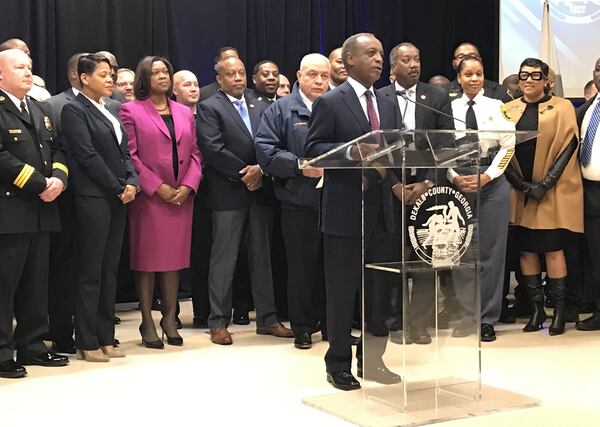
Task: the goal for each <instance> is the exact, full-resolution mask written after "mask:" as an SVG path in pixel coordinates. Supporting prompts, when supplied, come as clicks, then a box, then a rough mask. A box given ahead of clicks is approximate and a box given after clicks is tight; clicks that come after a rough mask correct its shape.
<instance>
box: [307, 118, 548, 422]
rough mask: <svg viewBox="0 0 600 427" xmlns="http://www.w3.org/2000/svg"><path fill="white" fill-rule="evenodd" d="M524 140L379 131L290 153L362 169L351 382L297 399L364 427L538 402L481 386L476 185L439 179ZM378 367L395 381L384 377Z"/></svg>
mask: <svg viewBox="0 0 600 427" xmlns="http://www.w3.org/2000/svg"><path fill="white" fill-rule="evenodd" d="M535 136H536V133H535V132H524V131H517V132H514V131H513V132H510V131H470V130H469V131H400V130H382V131H373V132H370V133H368V134H365V135H363V136H362V137H360V138H358V139H356V140H353V141H350V142H348V143H346V144H343V145H340V146H338V147H337V148H335V149H334V150H331V151H329V152H328V153H325V154H323V155H321V156H318V157H316V158H314V159H300V160H299V165H300V167H301V168H302V167H306V166H312V167H319V168H324V169H326V170H327V169H348V170H349V173H354V174H356V173H360V174H362V189H357V191H360V192H361V193H362V236H363V239H362V254H363V256H362V301H361V305H362V338H363V340H362V365H363V379H362V380H361V386H362V388H361V390H357V391H353V392H339V393H334V394H331V395H326V396H316V397H310V398H306V399H304V403H306V404H307V405H310V406H313V407H316V408H318V409H321V410H324V411H326V412H328V413H331V414H334V415H337V416H339V417H341V418H344V419H346V420H348V421H350V422H353V423H355V424H358V425H370V426H400V425H419V424H427V423H431V422H436V421H443V420H450V419H456V418H463V417H468V416H474V415H479V414H485V413H490V412H493V411H498V410H502V409H507V408H516V407H526V406H533V405H537V404H539V402H538V401H536V400H535V399H532V398H529V397H527V396H522V395H518V394H515V393H512V392H509V391H506V390H500V389H497V388H493V387H489V386H485V385H482V383H481V356H480V331H479V329H480V293H479V289H480V283H479V267H480V266H479V242H478V240H479V232H480V230H479V221H478V211H479V209H478V205H479V203H480V199H479V197H480V192H479V181H478V180H477V181H476V185H475V187H474V188H473V189H472V190H473V191H469V192H465V191H461V190H460V189H458V188H457V187H455V186H454V185H453V184H451V183H450V181H448V180H447V179H446V176H447V173H448V170H449V169H451V170H454V171H455V172H457V173H459V174H460V175H469V174H473V175H477V176H478V173H479V171H480V167H482V166H480V165H482V164H487V162H488V161H489V160H490V159H492V158H494V156H495V155H496V154H497V153H498V151H499V150H501V152H502V153H503V154H506V157H504V158H503V161H504V159H506V161H508V159H509V158H510V155H511V154H512V152H514V146H515V144H518V143H520V142H523V141H526V140H528V139H531V138H533V137H535ZM350 170H354V171H353V172H351V171H350ZM424 181H425V182H427V184H428V185H426V186H425V185H424V184H415V183H422V182H424ZM324 185H325V186H327V177H326V178H325V181H324ZM392 188H395V190H396V191H395V192H396V193H397V195H396V194H394V191H393V190H392ZM403 188H404V189H405V191H401V189H403ZM399 190H400V191H399ZM423 190H425V192H424V193H423V194H420V195H419V196H418V197H417V194H419V193H421V192H422V191H423ZM422 331H426V332H427V334H426V335H425V336H423V333H422ZM427 335H428V336H429V337H430V342H429V339H428V337H427ZM382 366H385V367H387V368H388V369H389V370H391V371H392V372H394V373H396V374H398V375H400V376H401V378H402V381H401V382H396V383H391V384H390V381H389V376H386V375H384V374H382V369H381V367H382Z"/></svg>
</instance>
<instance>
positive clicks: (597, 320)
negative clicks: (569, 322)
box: [577, 311, 600, 331]
mask: <svg viewBox="0 0 600 427" xmlns="http://www.w3.org/2000/svg"><path fill="white" fill-rule="evenodd" d="M577 329H578V330H580V331H600V311H595V312H594V314H592V317H588V318H587V319H585V320H582V321H581V322H579V323H578V324H577Z"/></svg>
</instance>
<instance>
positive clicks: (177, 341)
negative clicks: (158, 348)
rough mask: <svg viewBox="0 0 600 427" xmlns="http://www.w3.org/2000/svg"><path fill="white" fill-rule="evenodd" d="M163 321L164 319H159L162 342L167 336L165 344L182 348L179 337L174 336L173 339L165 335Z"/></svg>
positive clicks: (181, 341)
mask: <svg viewBox="0 0 600 427" xmlns="http://www.w3.org/2000/svg"><path fill="white" fill-rule="evenodd" d="M163 320H165V319H164V318H162V319H160V328H161V329H162V339H163V340H164V339H165V335H166V336H167V344H169V345H177V346H182V345H183V338H181V337H180V336H179V335H175V336H173V337H170V336H169V334H167V333H166V332H165V328H164V326H163ZM161 344H162V343H161Z"/></svg>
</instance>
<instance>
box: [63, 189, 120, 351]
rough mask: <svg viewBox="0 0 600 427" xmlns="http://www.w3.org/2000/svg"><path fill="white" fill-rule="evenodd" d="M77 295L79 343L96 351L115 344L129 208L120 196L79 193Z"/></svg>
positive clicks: (77, 204) (77, 211)
mask: <svg viewBox="0 0 600 427" xmlns="http://www.w3.org/2000/svg"><path fill="white" fill-rule="evenodd" d="M74 207H75V218H76V223H77V239H78V240H77V247H78V251H79V257H78V262H77V296H76V304H75V345H76V346H77V348H79V349H82V350H94V349H97V348H99V347H100V346H107V345H112V343H113V340H114V335H115V323H114V317H115V292H116V288H117V271H118V268H119V258H120V256H121V246H122V243H123V235H124V232H125V219H126V207H125V206H124V205H123V204H122V203H121V202H120V200H119V199H117V198H116V197H115V198H114V200H113V199H108V198H103V197H86V196H76V197H75V198H74Z"/></svg>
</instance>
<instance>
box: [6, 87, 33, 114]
mask: <svg viewBox="0 0 600 427" xmlns="http://www.w3.org/2000/svg"><path fill="white" fill-rule="evenodd" d="M4 93H6V94H7V95H8V98H9V99H10V100H11V101H12V102H13V104H15V105H16V106H17V110H19V111H20V112H21V113H22V112H23V111H22V110H21V101H25V106H26V107H25V109H26V110H27V96H26V97H25V98H23V99H19V98H17V97H16V96H14V95H13V94H12V93H9V92H7V91H6V90H4ZM27 114H29V110H28V111H27Z"/></svg>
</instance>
